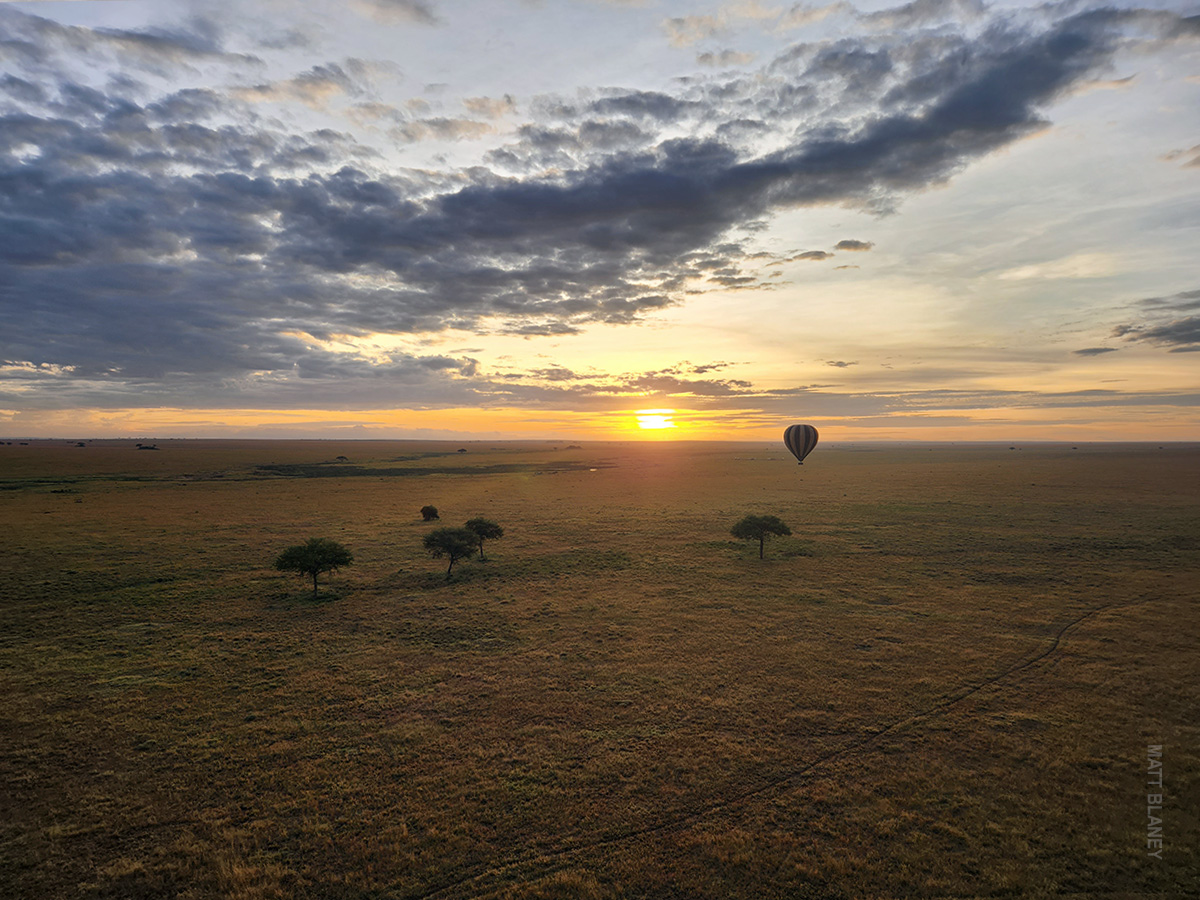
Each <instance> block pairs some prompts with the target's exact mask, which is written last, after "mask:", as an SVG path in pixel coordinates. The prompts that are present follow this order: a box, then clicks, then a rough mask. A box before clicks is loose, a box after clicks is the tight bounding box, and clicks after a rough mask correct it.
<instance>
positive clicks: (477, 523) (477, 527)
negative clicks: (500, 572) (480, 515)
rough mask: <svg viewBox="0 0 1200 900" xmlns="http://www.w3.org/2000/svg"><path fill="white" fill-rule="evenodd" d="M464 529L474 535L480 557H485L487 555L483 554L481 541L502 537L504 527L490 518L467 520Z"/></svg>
mask: <svg viewBox="0 0 1200 900" xmlns="http://www.w3.org/2000/svg"><path fill="white" fill-rule="evenodd" d="M466 529H467V531H469V532H471V533H472V534H473V535H475V539H476V540H477V541H479V558H480V559H487V557H486V556H484V555H483V542H484V541H485V540H488V541H494V540H496V539H497V538H502V537H504V529H503V528H501V527H500V526H499V525H497V524H496V523H495V522H493V521H492V520H491V519H471V520H470V521H469V522H467V524H466Z"/></svg>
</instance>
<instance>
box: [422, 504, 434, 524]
mask: <svg viewBox="0 0 1200 900" xmlns="http://www.w3.org/2000/svg"><path fill="white" fill-rule="evenodd" d="M437 517H438V511H437V507H436V506H422V507H421V518H422V519H424V520H425V521H426V522H432V521H433V520H434V519H436V518H437Z"/></svg>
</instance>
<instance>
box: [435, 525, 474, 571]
mask: <svg viewBox="0 0 1200 900" xmlns="http://www.w3.org/2000/svg"><path fill="white" fill-rule="evenodd" d="M477 540H478V538H476V536H475V532H473V531H470V530H468V529H466V528H439V529H437V530H436V531H431V532H429V534H427V535H425V541H424V544H425V549H426V550H427V551H428V552H429V555H430V556H432V557H433V558H434V559H442V558H443V557H449V558H450V565H449V566H447V568H446V580H447V581H449V580H450V573H451V572H453V571H454V564H455V563H456V562H458V561H459V560H460V559H466V558H467V557H469V556H470V555H471V554H473V553H474V552H475V546H476V541H477Z"/></svg>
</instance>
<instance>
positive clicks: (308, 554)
mask: <svg viewBox="0 0 1200 900" xmlns="http://www.w3.org/2000/svg"><path fill="white" fill-rule="evenodd" d="M352 562H354V556H353V555H352V554H351V553H350V551H349V550H347V549H346V548H345V547H343V546H342V545H341V544H339V543H338V542H337V541H331V540H329V538H309V539H308V541H307V543H304V544H297V545H296V546H295V547H288V548H287V549H286V550H284V551H283V552H282V553H280V554H279V557H278V558H277V559H276V560H275V568H276V569H278V570H279V571H280V572H299V573H300V574H301V575H311V576H312V580H313V597H316V596H317V576H318V575H320V574H321V573H322V572H336V571H337V570H338V569H339V568H340V567H341V566H348V565H350V564H351V563H352Z"/></svg>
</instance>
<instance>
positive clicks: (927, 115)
mask: <svg viewBox="0 0 1200 900" xmlns="http://www.w3.org/2000/svg"><path fill="white" fill-rule="evenodd" d="M392 6H393V11H395V10H396V9H400V8H404V9H407V10H408V13H406V14H407V15H409V16H410V18H411V17H412V16H416V17H417V19H418V20H419V19H420V15H419V14H418V13H419V11H420V10H422V9H423V10H425V12H426V13H427V14H428V16H433V15H434V12H433V7H431V6H429V7H426V6H422V5H420V4H407V5H404V4H399V5H395V4H393V5H392ZM0 14H3V15H4V16H5V22H6V24H7V22H8V20H9V18H11V17H9V16H8V14H7V13H6V12H5V11H3V10H0ZM15 15H16V17H15V18H13V19H12V21H14V22H16V23H17V25H18V26H19V28H20V29H22V30H21V35H23V36H24V37H23V38H22V39H23V40H25V42H26V43H28V44H29V45H30V46H31V47H32V48H33V49H32V50H30V49H28V48H26V49H21V50H18V51H14V52H15V53H16V54H17V57H19V60H21V62H19V63H17V64H16V65H17V68H18V69H19V70H20V72H22V73H24V74H22V75H21V76H20V77H18V76H16V75H14V76H13V78H12V79H11V80H10V81H8V82H5V85H6V88H7V105H5V106H0V169H2V170H3V171H4V172H5V178H4V180H3V181H2V182H0V292H2V293H0V298H2V299H3V303H0V329H2V333H3V334H4V335H5V344H6V351H5V352H6V355H8V356H9V357H10V358H12V359H17V360H23V361H28V362H29V363H30V364H31V365H32V366H34V367H42V366H53V367H58V368H57V369H55V370H53V371H54V372H55V374H54V375H53V376H51V375H38V378H39V379H53V382H54V384H55V385H56V386H55V388H54V390H53V391H49V390H48V389H47V390H46V391H44V392H42V393H40V394H38V396H39V397H41V398H42V400H41V402H46V403H51V404H62V403H65V402H67V401H68V400H71V401H79V402H82V401H83V400H89V401H90V402H100V400H101V399H102V398H103V402H104V403H109V404H110V405H111V404H113V403H114V402H116V401H117V400H119V399H120V398H121V397H123V396H127V395H128V396H133V395H135V394H136V395H137V396H139V397H146V398H152V400H151V401H148V402H161V403H162V404H163V405H170V401H172V399H173V400H176V401H177V400H178V399H179V397H181V396H191V394H190V393H189V391H192V390H195V391H196V392H197V395H198V396H201V395H202V396H204V397H205V398H207V400H208V401H209V402H217V401H216V400H215V399H214V398H218V397H221V396H227V397H228V398H230V399H229V400H228V402H242V401H244V400H245V398H246V397H248V396H258V397H269V398H274V399H273V400H272V402H277V403H280V404H285V405H286V404H287V403H289V402H307V401H302V399H301V398H303V397H305V393H304V391H305V390H308V391H309V393H310V394H313V393H314V392H316V391H317V388H318V386H320V390H321V391H324V392H325V394H324V395H323V396H326V397H329V398H336V397H345V396H353V395H354V390H355V389H354V385H355V384H356V383H359V382H362V383H364V384H369V385H370V386H371V391H373V392H375V393H374V394H372V393H371V392H368V393H367V394H364V396H368V395H370V396H378V395H381V394H383V393H386V391H387V390H388V389H389V388H388V385H396V384H405V385H407V384H414V383H415V384H420V385H422V390H424V391H427V395H428V396H429V397H433V398H446V397H454V398H457V399H456V402H457V401H458V400H462V399H463V398H464V397H466V395H465V394H463V393H462V392H463V390H464V387H463V385H462V384H461V383H460V382H461V380H462V379H463V378H465V377H466V376H465V375H464V373H465V372H467V371H468V370H470V363H465V362H464V363H460V365H459V367H458V368H457V369H455V368H453V367H451V366H450V365H449V364H448V363H447V364H445V366H444V368H439V366H442V365H443V364H442V363H441V362H421V360H420V358H418V357H417V356H412V357H404V356H395V357H388V358H386V359H385V360H383V361H380V360H379V359H378V358H377V357H372V356H371V355H370V354H366V353H362V352H359V351H357V350H354V349H353V347H354V346H356V344H355V341H364V340H367V339H368V338H369V337H370V336H371V335H376V334H388V335H420V334H428V333H434V332H439V331H445V330H449V329H459V330H464V331H468V332H477V333H484V332H496V333H506V334H516V335H524V336H528V337H530V338H534V337H537V336H562V335H570V334H574V333H577V332H579V331H580V330H581V329H584V328H586V327H588V326H589V325H594V324H611V325H629V324H633V323H637V322H640V321H643V320H645V319H646V318H648V317H654V316H655V315H656V314H658V313H660V312H661V311H663V310H666V309H668V308H670V307H672V306H674V305H677V304H680V303H684V302H686V301H687V299H688V298H689V296H691V295H690V294H689V291H697V290H716V289H720V290H727V289H736V288H760V287H762V283H763V282H762V279H761V277H759V276H758V275H757V268H758V266H759V265H760V263H759V262H758V261H757V260H756V259H754V258H752V253H751V251H750V250H749V249H748V239H747V238H746V237H745V236H746V235H747V234H753V232H754V230H755V229H756V228H757V227H760V225H761V223H762V222H763V221H765V220H767V219H769V218H770V217H771V216H772V215H774V214H776V213H777V212H778V211H781V210H785V209H791V208H795V207H798V206H799V207H803V206H826V205H830V204H835V205H843V206H848V207H851V208H855V209H859V210H865V211H868V212H876V213H879V212H888V211H891V210H894V209H896V208H897V207H898V205H899V204H900V203H901V202H902V201H903V199H904V198H905V197H906V196H908V195H910V194H911V193H913V192H917V191H922V190H925V189H927V188H929V187H931V186H934V185H938V184H941V183H944V182H945V181H946V180H948V179H950V178H952V177H953V176H954V175H955V174H956V173H958V172H960V171H962V170H963V169H964V168H965V167H966V166H968V165H969V164H971V163H972V162H974V161H975V160H978V159H980V158H981V157H983V156H985V155H987V154H989V153H991V152H993V151H995V150H997V149H999V148H1002V147H1005V146H1008V145H1010V144H1011V143H1012V142H1014V141H1016V140H1018V139H1020V138H1022V137H1024V136H1026V135H1028V134H1031V133H1033V132H1034V131H1037V130H1039V129H1041V128H1043V127H1044V124H1045V109H1046V107H1047V106H1048V104H1050V103H1051V102H1053V101H1054V100H1055V99H1056V98H1058V97H1060V96H1063V95H1064V94H1066V93H1068V92H1070V91H1071V90H1072V89H1073V88H1074V87H1076V86H1077V85H1079V84H1081V83H1084V82H1086V81H1087V80H1088V79H1090V78H1092V77H1094V76H1095V74H1096V73H1097V72H1099V71H1102V70H1103V69H1104V67H1105V66H1106V65H1108V64H1109V62H1110V61H1111V59H1112V58H1113V54H1114V53H1115V52H1116V49H1117V48H1118V47H1119V46H1121V44H1122V42H1123V41H1124V40H1125V38H1126V33H1127V31H1128V30H1129V29H1131V28H1132V27H1133V26H1135V25H1137V26H1139V27H1141V26H1142V25H1146V23H1147V22H1148V23H1149V25H1148V26H1147V27H1149V26H1153V28H1155V29H1157V30H1158V32H1159V33H1165V32H1168V31H1171V30H1172V28H1173V27H1174V26H1169V22H1168V20H1167V19H1165V18H1163V17H1162V15H1160V14H1155V15H1154V16H1153V17H1152V18H1151V19H1149V20H1143V18H1139V16H1138V14H1136V13H1133V12H1130V11H1118V10H1100V11H1087V12H1081V13H1078V14H1063V13H1062V12H1061V11H1059V9H1058V8H1054V7H1051V8H1048V9H1047V10H1043V11H1042V12H1040V13H1039V14H1038V15H1036V16H1032V17H1029V18H1028V19H1022V18H1020V17H1019V16H1016V15H1013V16H1010V15H1007V14H1006V15H1005V16H1002V17H999V18H997V19H996V21H994V22H992V23H990V24H989V26H988V27H986V28H982V29H965V30H960V31H954V30H953V29H952V28H949V26H948V30H946V31H945V32H944V33H943V32H941V31H939V33H938V35H937V39H936V40H931V41H930V42H928V43H927V44H922V45H921V47H920V52H915V51H914V48H913V47H912V46H911V42H909V41H906V40H904V39H902V37H892V36H888V35H883V36H879V35H875V36H870V37H865V38H849V37H847V38H844V39H839V40H838V41H835V42H833V43H832V44H829V45H825V46H823V47H820V48H811V47H809V48H801V49H798V50H797V51H796V52H794V53H789V54H781V55H780V57H779V58H777V59H776V60H773V61H772V62H770V63H768V64H767V65H765V66H764V67H763V68H762V69H761V70H760V71H759V72H757V73H750V74H748V75H746V76H744V77H743V76H720V77H717V76H713V77H712V79H711V80H709V79H708V78H707V77H706V78H705V79H701V80H699V81H695V82H679V83H675V84H673V86H672V87H671V88H670V89H664V90H661V91H629V90H607V91H597V92H594V93H590V94H581V95H576V96H573V97H569V98H567V97H558V98H544V99H543V100H541V101H539V102H538V103H537V104H531V107H532V110H533V111H532V113H531V116H530V121H528V122H526V123H524V124H523V125H521V126H520V127H519V128H518V130H517V131H516V134H515V137H514V140H513V143H511V144H510V145H508V146H505V147H501V148H498V149H497V150H496V151H495V152H494V153H493V154H492V155H491V156H489V157H487V158H488V159H489V160H494V161H497V162H498V161H500V160H502V159H503V160H506V161H508V162H511V163H512V167H511V169H509V168H506V169H505V170H504V171H508V172H515V173H517V174H504V173H503V172H502V171H497V170H489V169H487V168H484V167H482V166H477V167H471V168H464V169H457V170H455V169H449V168H447V169H445V170H443V171H433V170H431V169H421V170H417V169H413V170H403V169H391V170H383V169H374V168H370V166H369V160H367V159H366V157H365V154H366V152H367V151H366V148H364V147H362V146H361V145H359V144H357V143H356V142H355V141H354V140H353V139H352V138H350V137H349V136H347V135H345V134H343V133H340V132H337V131H332V130H328V129H317V130H314V131H310V132H303V133H296V132H291V133H289V132H285V131H283V130H282V126H279V125H272V124H268V123H265V122H264V121H263V120H261V119H259V118H257V117H256V116H255V114H254V112H253V110H252V109H251V108H249V107H248V106H247V105H246V103H245V99H246V95H244V94H243V95H241V96H240V97H239V96H237V95H236V92H234V93H233V94H228V93H226V94H223V93H221V92H220V91H217V90H215V89H211V88H209V89H196V88H186V87H183V88H181V86H179V85H177V84H176V85H173V86H172V87H171V88H170V91H169V92H167V93H164V94H162V95H160V96H155V97H149V98H148V95H150V94H152V93H153V91H152V90H151V89H150V88H148V87H146V86H144V85H140V86H132V87H129V86H126V87H123V86H122V85H123V84H124V83H123V82H120V81H119V80H116V79H114V80H112V81H111V82H110V83H109V84H108V85H107V86H106V87H105V88H104V90H99V89H97V88H95V87H91V86H89V85H88V84H86V83H81V82H80V81H78V80H77V79H74V78H72V77H71V76H70V72H69V68H70V67H68V66H67V65H66V64H65V63H62V64H60V63H61V60H59V62H55V61H54V60H53V59H50V57H51V56H53V55H54V54H53V53H51V52H50V50H47V49H46V48H47V47H51V49H53V48H61V47H63V46H66V43H67V42H68V41H81V42H83V43H84V44H86V45H87V46H89V47H90V46H98V45H103V46H110V44H106V43H105V42H106V41H110V38H111V35H106V34H100V33H98V32H96V31H95V30H88V29H82V28H80V29H76V30H69V31H68V32H67V33H65V34H64V33H63V31H62V29H63V28H64V26H56V25H52V26H46V27H45V28H43V26H42V25H41V24H39V22H42V21H44V20H38V19H37V17H32V16H28V15H27V14H24V13H17V14H15ZM1056 16H1059V17H1058V18H1056ZM1175 21H1176V20H1175V19H1171V20H1170V22H1175ZM39 29H41V30H39ZM1176 30H1180V31H1182V29H1176ZM159 38H160V39H159V40H158V42H157V43H156V42H155V41H147V42H146V46H151V47H153V48H154V49H153V50H152V51H145V52H152V53H154V54H155V55H156V56H155V58H156V59H158V60H160V61H162V60H166V59H172V60H173V61H174V64H177V65H184V64H189V63H188V62H187V61H188V60H195V59H196V58H197V56H198V55H203V54H209V55H210V56H213V57H214V58H216V57H221V56H222V54H224V50H223V49H222V44H221V41H220V37H219V34H217V33H215V32H213V31H211V30H210V29H207V26H197V30H196V31H195V33H191V32H187V33H185V32H183V31H180V32H178V33H175V32H172V33H171V36H170V37H169V38H168V37H163V36H159ZM129 40H132V39H129ZM135 43H136V42H135ZM138 46H142V45H141V44H138ZM54 53H58V50H57V49H55V50H54ZM172 54H174V56H173V55H172ZM222 58H223V57H222ZM30 59H32V60H34V61H35V62H34V63H28V62H27V61H28V60H30ZM47 60H49V61H47ZM227 62H228V63H229V64H230V65H231V66H233V65H235V64H236V65H240V63H238V62H237V61H236V60H227ZM26 65H34V66H35V67H36V71H37V73H38V74H37V76H36V77H35V75H34V74H32V73H30V72H28V71H26V69H25V68H22V67H24V66H26ZM241 83H244V82H241ZM360 83H361V79H360V77H359V74H358V71H357V70H355V69H353V68H351V67H350V65H349V62H348V61H346V60H343V61H342V62H341V63H325V64H318V65H315V66H313V67H311V68H310V69H308V70H306V72H305V73H303V74H302V75H301V76H296V77H295V78H292V79H285V80H283V81H280V82H263V83H262V85H261V86H260V87H261V91H262V96H264V97H265V96H267V95H271V96H280V97H284V99H288V98H289V97H288V96H285V95H288V94H289V92H291V93H290V99H291V100H293V101H295V102H300V103H305V102H317V101H318V100H319V99H320V98H322V97H324V98H326V99H328V98H329V97H333V96H340V95H341V94H345V95H346V96H353V94H352V91H353V90H354V89H355V86H356V85H358V84H360ZM485 100H487V98H476V101H472V102H476V106H475V107H474V108H472V107H471V106H470V105H468V107H467V108H468V109H469V110H471V111H472V112H474V113H476V114H478V115H479V116H484V115H487V114H488V113H489V111H491V112H496V111H499V110H500V109H501V108H506V107H507V99H504V100H501V101H491V100H487V102H485ZM497 104H498V105H497ZM380 112H381V113H382V114H384V116H385V117H384V118H383V119H382V120H383V121H387V116H388V115H392V114H387V113H386V110H380ZM363 114H364V115H365V114H367V113H366V111H365V110H364V112H363ZM505 114H507V113H505ZM394 115H400V114H399V113H395V114H394ZM737 122H762V123H766V127H769V128H770V129H772V131H771V132H770V134H772V135H773V136H774V138H775V140H773V141H772V142H771V143H769V144H766V145H764V146H766V147H767V149H761V148H758V147H752V146H742V145H739V144H737V143H734V141H735V140H736V133H737V132H736V129H726V130H724V131H722V130H721V127H722V126H725V125H730V124H731V123H737ZM801 126H803V127H801ZM493 128H494V126H493V125H492V124H491V122H490V120H489V121H480V120H479V119H478V118H449V117H446V118H440V117H430V116H426V117H423V118H417V119H412V120H405V121H402V122H399V123H398V124H396V126H395V128H394V130H393V131H392V132H391V134H392V136H393V137H394V138H395V139H397V140H399V141H402V142H414V141H421V140H435V139H436V140H445V141H454V140H466V139H474V138H479V137H481V136H483V135H485V134H489V133H491V129H493ZM843 243H845V242H843ZM838 249H850V248H849V247H842V246H840V245H839V248H838ZM830 255H831V254H830V253H829V252H828V251H823V250H810V251H805V252H803V253H800V254H796V255H794V256H793V257H791V258H792V259H796V260H823V259H827V258H829V256H830ZM1088 259H1090V258H1088ZM1084 261H1085V262H1087V261H1088V260H1087V259H1085V260H1084ZM1093 262H1094V260H1093ZM1061 263H1062V261H1057V262H1051V263H1040V264H1038V266H1041V268H1040V269H1036V267H1026V268H1027V269H1028V270H1029V271H1023V270H1021V269H1017V270H1014V271H1015V272H1016V273H1017V274H1015V275H1010V277H1022V278H1031V277H1035V276H1037V275H1038V274H1039V273H1040V274H1041V275H1045V274H1046V273H1048V272H1049V273H1053V271H1054V269H1053V266H1054V265H1059V264H1061ZM1079 264H1080V260H1079V258H1073V260H1072V261H1071V264H1070V266H1066V267H1064V268H1062V271H1067V270H1070V271H1072V272H1074V271H1077V269H1076V268H1072V267H1077V266H1078V265H1079ZM1093 268H1094V267H1093ZM1035 269H1036V271H1035ZM1057 277H1075V276H1071V275H1070V274H1065V275H1059V276H1057ZM1184 318H1186V317H1180V316H1178V315H1176V316H1174V317H1173V318H1171V319H1170V321H1164V322H1158V321H1155V322H1151V323H1147V324H1146V325H1145V326H1141V325H1139V326H1138V331H1137V334H1138V335H1141V336H1140V337H1127V339H1130V340H1135V339H1136V340H1160V341H1167V342H1169V341H1174V343H1169V345H1170V346H1175V347H1182V346H1186V344H1182V343H1180V340H1182V336H1183V335H1184V334H1185V333H1187V332H1186V328H1185V327H1184V326H1182V325H1177V324H1174V323H1175V322H1176V320H1181V321H1182V319H1184ZM1168 326H1169V327H1168ZM1156 328H1167V329H1168V330H1166V331H1162V332H1157V331H1154V330H1153V329H1156ZM1128 334H1129V335H1133V334H1134V331H1133V330H1132V329H1131V331H1130V332H1128ZM305 335H307V336H308V337H304V336H305ZM334 336H341V338H340V339H339V340H342V343H341V344H338V343H336V342H334V343H322V342H329V341H332V339H333V337H334ZM347 342H349V343H347ZM347 348H350V349H347ZM447 359H453V357H447ZM38 371H42V370H41V369H38ZM45 371H50V370H45ZM694 374H696V373H691V374H688V373H661V374H658V375H654V376H650V375H645V376H644V380H642V381H638V382H637V384H641V385H643V386H645V387H646V389H647V390H650V389H653V390H663V391H667V390H671V391H684V390H685V389H686V391H690V392H691V393H693V394H695V395H696V396H717V395H719V394H722V393H724V394H726V395H732V394H737V395H738V396H741V394H740V393H739V392H741V391H743V390H746V388H744V387H743V386H741V385H739V384H737V383H735V382H733V381H723V380H720V379H714V380H705V379H695V378H693V377H692V375H694ZM431 379H432V380H431ZM671 379H675V381H674V382H672V381H671ZM63 382H66V383H69V384H71V385H74V387H73V388H72V389H71V390H64V389H63V387H62V383H63ZM335 382H336V383H335ZM685 382H686V384H685ZM37 383H38V384H42V381H38V382H37ZM45 383H46V384H49V383H50V382H49V381H46V382H45ZM630 383H631V384H633V383H634V382H630ZM689 385H690V386H689ZM222 386H224V387H222ZM39 390H40V389H39ZM223 390H224V391H226V394H224V395H223V394H222V393H221V392H222V391H223ZM26 396H27V397H28V394H26ZM356 402H357V401H356ZM116 405H120V404H119V403H117V404H116Z"/></svg>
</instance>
